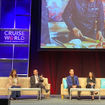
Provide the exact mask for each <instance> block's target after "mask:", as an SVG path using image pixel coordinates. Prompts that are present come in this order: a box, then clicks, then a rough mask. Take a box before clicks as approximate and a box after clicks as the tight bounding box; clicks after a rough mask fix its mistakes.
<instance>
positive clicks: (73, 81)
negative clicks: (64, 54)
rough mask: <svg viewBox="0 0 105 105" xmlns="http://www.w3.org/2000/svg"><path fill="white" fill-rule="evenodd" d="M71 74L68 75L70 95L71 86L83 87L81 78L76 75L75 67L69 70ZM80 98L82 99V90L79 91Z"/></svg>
mask: <svg viewBox="0 0 105 105" xmlns="http://www.w3.org/2000/svg"><path fill="white" fill-rule="evenodd" d="M69 74H70V75H69V76H68V77H67V85H68V92H69V95H70V89H71V88H81V86H80V85H79V80H78V77H77V76H76V75H74V69H70V70H69ZM78 99H80V92H78Z"/></svg>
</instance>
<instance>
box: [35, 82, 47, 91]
mask: <svg viewBox="0 0 105 105" xmlns="http://www.w3.org/2000/svg"><path fill="white" fill-rule="evenodd" d="M34 88H41V91H42V89H44V90H45V91H46V88H45V86H44V85H43V84H42V83H37V84H35V85H34Z"/></svg>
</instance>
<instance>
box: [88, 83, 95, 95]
mask: <svg viewBox="0 0 105 105" xmlns="http://www.w3.org/2000/svg"><path fill="white" fill-rule="evenodd" d="M86 88H95V85H93V87H91V85H90V84H87V85H86ZM93 94H94V93H93V92H91V95H93Z"/></svg>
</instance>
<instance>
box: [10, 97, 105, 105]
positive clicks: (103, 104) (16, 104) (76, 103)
mask: <svg viewBox="0 0 105 105" xmlns="http://www.w3.org/2000/svg"><path fill="white" fill-rule="evenodd" d="M10 105H105V99H101V100H100V101H99V100H98V99H95V100H93V101H92V100H91V99H87V98H84V99H83V98H82V99H81V100H77V99H76V98H74V99H72V100H71V101H70V100H69V99H68V98H65V99H63V100H62V99H61V98H60V96H51V97H50V98H49V99H42V100H37V99H18V100H13V101H11V102H10Z"/></svg>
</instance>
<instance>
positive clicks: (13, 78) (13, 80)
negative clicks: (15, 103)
mask: <svg viewBox="0 0 105 105" xmlns="http://www.w3.org/2000/svg"><path fill="white" fill-rule="evenodd" d="M9 87H11V88H20V87H21V86H20V84H19V81H18V76H17V72H16V70H12V71H11V73H10V76H9ZM20 96H21V95H20V91H12V93H11V96H10V98H11V99H16V98H17V97H20Z"/></svg>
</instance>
